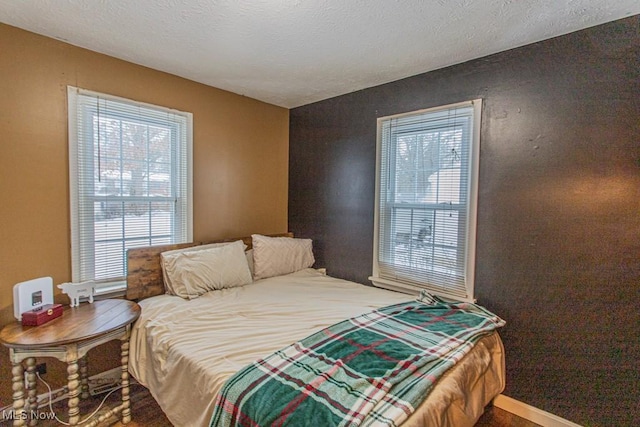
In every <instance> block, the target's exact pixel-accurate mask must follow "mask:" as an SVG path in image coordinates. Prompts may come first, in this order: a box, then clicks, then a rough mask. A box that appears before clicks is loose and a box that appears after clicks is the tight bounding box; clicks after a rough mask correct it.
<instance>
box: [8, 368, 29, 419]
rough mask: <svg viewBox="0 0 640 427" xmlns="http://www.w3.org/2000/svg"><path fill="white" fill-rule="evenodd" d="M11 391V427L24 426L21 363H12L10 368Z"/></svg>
mask: <svg viewBox="0 0 640 427" xmlns="http://www.w3.org/2000/svg"><path fill="white" fill-rule="evenodd" d="M11 382H12V390H13V417H14V418H13V427H22V426H24V425H26V422H25V420H24V413H25V412H24V405H25V401H24V368H23V367H22V362H17V363H16V362H13V363H12V366H11Z"/></svg>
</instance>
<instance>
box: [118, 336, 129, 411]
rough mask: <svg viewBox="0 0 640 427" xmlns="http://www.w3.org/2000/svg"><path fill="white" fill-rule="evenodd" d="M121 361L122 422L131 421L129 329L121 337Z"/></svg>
mask: <svg viewBox="0 0 640 427" xmlns="http://www.w3.org/2000/svg"><path fill="white" fill-rule="evenodd" d="M121 341H122V343H121V347H120V349H121V353H120V356H121V363H122V424H127V423H129V421H131V408H130V404H131V402H130V396H129V331H128V330H127V334H126V336H124V337H123V338H122V339H121Z"/></svg>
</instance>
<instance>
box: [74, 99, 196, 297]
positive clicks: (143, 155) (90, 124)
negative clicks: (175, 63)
mask: <svg viewBox="0 0 640 427" xmlns="http://www.w3.org/2000/svg"><path fill="white" fill-rule="evenodd" d="M67 93H68V103H69V182H70V187H71V191H70V194H71V196H70V199H71V253H72V257H71V258H72V272H73V277H72V280H73V281H74V282H84V281H93V282H95V283H96V289H97V292H98V293H100V292H108V291H112V290H121V289H123V288H124V287H125V277H126V268H127V267H126V251H127V249H129V248H133V247H139V246H149V245H161V244H170V243H179V242H188V241H190V240H191V239H192V219H191V218H192V198H191V180H192V179H191V144H192V142H191V140H192V115H191V113H184V112H180V111H175V110H170V109H168V108H164V107H157V106H154V105H148V104H142V103H139V102H134V101H130V100H127V99H122V98H117V97H114V96H110V95H104V94H99V93H95V92H90V91H87V90H83V89H78V88H75V87H68V91H67Z"/></svg>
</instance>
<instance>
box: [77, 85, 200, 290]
mask: <svg viewBox="0 0 640 427" xmlns="http://www.w3.org/2000/svg"><path fill="white" fill-rule="evenodd" d="M80 96H87V97H91V98H95V99H96V100H106V101H107V102H117V103H121V104H126V105H127V107H132V108H140V109H148V110H153V111H154V112H155V113H158V112H161V113H166V114H167V115H168V116H169V115H170V116H172V117H179V118H180V119H179V120H174V121H173V122H172V121H170V120H167V122H166V123H162V124H161V125H162V126H167V127H172V128H174V129H176V128H178V127H181V129H180V132H183V133H184V137H183V138H182V141H183V142H184V143H185V144H186V146H185V147H177V148H171V150H172V152H174V153H181V154H179V155H178V157H180V158H172V162H171V165H170V170H171V174H172V176H175V177H178V179H181V178H184V179H185V180H186V182H182V181H181V182H180V183H177V184H175V183H174V185H175V186H182V188H184V189H186V192H185V194H184V195H182V192H178V191H176V188H174V189H173V191H174V192H175V194H178V196H176V198H168V197H164V198H162V201H170V200H175V203H176V205H180V209H176V210H175V211H174V214H175V218H174V221H173V222H172V224H171V235H172V236H175V228H176V224H177V223H181V224H183V227H178V228H180V229H181V230H180V231H181V235H182V238H180V239H178V240H177V241H176V242H175V243H182V242H190V241H192V240H193V114H192V113H189V112H184V111H178V110H174V109H170V108H167V107H163V106H159V105H153V104H148V103H143V102H139V101H134V100H131V99H127V98H122V97H118V96H114V95H110V94H105V93H99V92H94V91H90V90H86V89H82V88H77V87H74V86H67V106H68V110H67V111H68V138H69V140H68V141H69V191H70V193H69V201H70V227H71V271H72V281H73V282H81V281H92V282H94V283H95V284H96V288H95V293H96V294H97V295H102V294H117V293H122V292H123V291H124V290H125V289H126V273H125V277H122V278H121V277H118V278H113V279H104V280H99V279H98V280H96V278H95V271H94V274H93V276H94V277H92V278H87V277H82V271H81V269H82V268H81V267H82V265H83V263H84V260H85V259H86V258H83V256H85V255H89V256H91V257H93V258H92V259H93V261H91V265H93V266H94V267H95V250H93V251H92V250H91V249H89V251H88V252H87V251H86V250H83V247H85V246H89V247H90V245H95V239H96V237H95V232H94V231H93V230H94V226H95V219H94V220H93V221H91V220H87V221H84V223H85V225H86V224H91V226H90V227H88V228H90V230H88V231H81V230H80V229H81V224H82V223H83V218H86V217H87V216H93V217H94V218H95V211H94V210H95V203H96V197H98V196H95V194H89V193H88V191H90V190H92V189H93V191H94V193H95V189H94V188H93V186H91V189H89V188H84V189H82V188H81V187H82V184H81V183H80V181H81V180H82V179H81V177H80V173H81V172H80V170H79V169H80V168H79V161H80V160H79V155H81V154H84V156H85V162H86V163H87V164H88V162H90V160H86V157H87V156H93V154H92V153H93V147H90V148H86V149H83V150H84V153H83V150H81V149H80V143H81V140H82V138H81V137H80V127H81V125H80V123H79V122H80V121H85V125H86V123H88V121H91V120H92V117H91V114H92V113H89V114H86V115H83V113H84V111H83V112H79V110H78V109H79V108H86V107H83V105H82V103H81V102H79V100H78V98H79V97H80ZM109 115H113V116H114V117H115V116H119V117H120V118H119V119H117V120H128V121H135V120H136V118H135V117H134V116H133V115H131V116H129V115H127V114H126V113H122V112H117V113H111V114H109ZM137 120H139V122H140V123H145V124H146V125H149V124H151V123H154V121H153V120H152V119H150V118H146V119H139V118H138V119H137ZM178 122H182V123H180V124H179V123H178ZM156 124H157V122H156ZM85 125H83V126H85ZM88 126H89V129H92V125H88ZM180 139H181V138H176V142H175V143H176V144H180V143H181V142H182V141H180ZM182 157H186V158H184V159H182ZM183 167H186V171H184V173H183V171H182V168H183ZM84 173H85V174H93V170H92V169H91V168H87V169H86V171H85V172H84ZM92 180H93V177H89V178H88V179H87V178H85V181H86V182H90V181H92ZM127 197H128V196H124V195H123V194H120V195H119V196H117V198H118V199H119V200H121V201H123V202H124V201H130V202H131V201H132V202H137V201H138V202H154V201H160V198H158V197H155V196H151V195H147V196H138V197H132V198H127ZM123 257H124V263H125V270H126V249H125V250H124V254H123ZM84 264H86V263H84Z"/></svg>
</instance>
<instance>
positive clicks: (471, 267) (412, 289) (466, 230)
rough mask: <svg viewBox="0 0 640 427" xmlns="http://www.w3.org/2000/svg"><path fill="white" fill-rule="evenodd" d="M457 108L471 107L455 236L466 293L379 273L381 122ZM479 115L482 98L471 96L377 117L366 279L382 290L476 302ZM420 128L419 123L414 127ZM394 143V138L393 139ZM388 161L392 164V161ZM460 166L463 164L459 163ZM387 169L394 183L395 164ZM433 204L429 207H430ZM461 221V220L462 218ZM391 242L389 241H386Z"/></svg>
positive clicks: (420, 205)
mask: <svg viewBox="0 0 640 427" xmlns="http://www.w3.org/2000/svg"><path fill="white" fill-rule="evenodd" d="M460 107H471V108H472V116H471V129H470V140H469V143H470V146H469V147H468V152H467V155H468V163H467V165H466V169H468V175H467V185H466V204H467V206H466V218H464V222H463V224H462V229H461V228H458V235H459V236H464V243H463V245H464V251H465V252H464V253H466V258H465V259H464V261H463V265H461V266H462V271H463V275H464V278H463V279H464V289H465V294H464V295H463V294H461V293H457V292H455V290H454V291H452V290H451V289H446V288H445V289H443V288H442V286H441V285H435V286H432V285H429V284H428V283H425V282H421V281H420V280H419V279H415V280H408V279H395V280H394V279H392V278H388V277H383V276H384V274H381V267H380V263H381V261H380V258H381V254H380V239H381V230H380V227H381V222H383V221H381V214H382V213H381V197H382V191H381V182H382V176H381V173H382V164H381V162H382V159H383V152H382V150H383V147H382V144H383V143H382V140H383V130H382V129H383V123H385V122H388V121H391V120H393V119H399V118H405V117H411V116H418V115H424V114H429V113H438V112H442V111H447V110H450V109H455V108H460ZM481 116H482V99H474V100H470V101H465V102H459V103H454V104H448V105H442V106H437V107H433V108H427V109H422V110H417V111H411V112H407V113H401V114H395V115H390V116H385V117H380V118H378V119H377V135H376V182H375V215H374V235H373V272H372V275H371V276H370V277H369V280H370V281H371V282H372V283H373V284H374V286H378V287H381V288H385V289H392V290H396V291H401V292H406V293H416V292H419V291H420V290H422V289H426V290H427V291H429V292H431V293H434V294H437V295H440V296H442V297H445V298H449V299H454V300H461V301H469V302H473V301H475V294H474V288H475V258H476V237H477V211H478V181H479V166H480V130H481V118H482V117H481ZM417 127H419V125H418V126H417ZM394 144H397V138H396V142H394ZM390 163H392V164H394V162H393V161H391V162H390ZM462 167H463V168H464V167H465V166H462ZM387 168H388V169H389V171H388V174H389V176H390V175H391V174H393V177H394V181H393V182H394V183H395V182H396V180H397V174H396V171H395V170H394V169H395V165H393V166H387ZM398 204H399V202H397V201H394V202H389V203H388V205H389V206H395V205H398ZM427 205H428V204H427V203H413V204H411V203H403V204H402V207H403V208H407V209H412V211H413V209H424V210H425V211H426V210H428V209H427ZM435 207H436V205H433V206H431V209H432V210H433V209H434V208H435ZM392 209H393V208H392V207H389V208H388V209H387V211H388V212H389V211H391V210H392ZM461 222H462V221H461ZM388 229H389V232H391V230H392V228H391V226H390V225H389V226H388ZM390 240H391V238H389V237H387V241H388V242H390ZM389 244H391V243H389ZM458 248H459V249H458V251H457V253H458V255H457V257H458V258H459V256H460V249H461V246H460V245H459V246H458Z"/></svg>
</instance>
